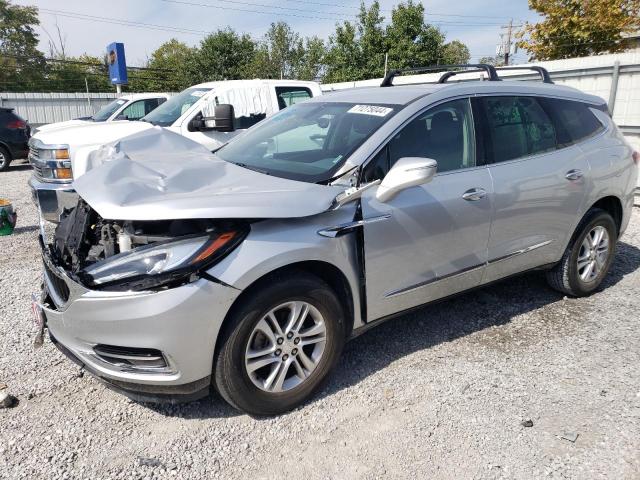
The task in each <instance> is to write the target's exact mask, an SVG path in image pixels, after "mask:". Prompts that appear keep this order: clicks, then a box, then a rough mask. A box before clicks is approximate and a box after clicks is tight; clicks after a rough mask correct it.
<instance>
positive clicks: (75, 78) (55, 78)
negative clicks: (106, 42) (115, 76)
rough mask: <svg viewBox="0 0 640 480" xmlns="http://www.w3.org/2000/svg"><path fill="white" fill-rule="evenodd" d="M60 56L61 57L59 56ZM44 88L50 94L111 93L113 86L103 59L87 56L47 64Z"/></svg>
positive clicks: (57, 60)
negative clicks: (86, 91) (87, 91)
mask: <svg viewBox="0 0 640 480" xmlns="http://www.w3.org/2000/svg"><path fill="white" fill-rule="evenodd" d="M60 56H61V55H60ZM45 80H46V84H45V86H44V88H41V89H40V90H43V89H46V90H48V91H52V92H84V91H85V90H86V88H87V86H88V88H89V91H90V92H111V91H113V86H112V85H111V84H110V82H109V75H108V72H107V66H106V65H105V62H104V59H101V58H98V57H93V56H90V55H87V54H84V55H81V56H79V57H69V56H65V58H56V59H54V60H52V61H50V62H48V65H47V70H46V78H45Z"/></svg>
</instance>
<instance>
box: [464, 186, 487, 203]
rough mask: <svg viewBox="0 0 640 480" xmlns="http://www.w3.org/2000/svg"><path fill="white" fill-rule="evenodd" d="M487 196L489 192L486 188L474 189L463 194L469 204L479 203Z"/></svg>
mask: <svg viewBox="0 0 640 480" xmlns="http://www.w3.org/2000/svg"><path fill="white" fill-rule="evenodd" d="M486 196H487V191H486V190H485V189H484V188H472V189H470V190H467V191H466V192H464V193H463V194H462V198H463V199H464V200H466V201H467V202H477V201H478V200H482V199H483V198H484V197H486Z"/></svg>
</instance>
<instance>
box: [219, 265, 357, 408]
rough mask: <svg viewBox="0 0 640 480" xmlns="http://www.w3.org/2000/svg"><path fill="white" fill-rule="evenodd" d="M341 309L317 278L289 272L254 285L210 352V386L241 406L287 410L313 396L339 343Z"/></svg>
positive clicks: (333, 360) (337, 352) (338, 350)
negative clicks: (212, 372)
mask: <svg viewBox="0 0 640 480" xmlns="http://www.w3.org/2000/svg"><path fill="white" fill-rule="evenodd" d="M344 324H345V321H344V314H343V310H342V307H341V305H340V302H339V300H338V298H337V296H336V294H335V293H334V292H333V290H332V289H331V288H330V287H329V286H328V285H327V284H326V283H325V282H323V281H322V280H320V279H319V278H317V277H315V276H313V275H308V274H305V273H300V274H294V275H290V276H288V277H287V278H286V279H279V280H277V281H275V282H271V283H270V284H265V283H263V284H262V285H261V286H260V287H259V288H254V289H253V290H252V294H250V297H249V298H247V301H246V303H244V304H243V305H242V307H241V308H240V309H238V310H237V311H236V312H234V313H233V314H232V318H230V323H229V324H228V328H226V329H225V331H224V333H223V334H222V335H223V336H222V338H221V347H220V348H219V351H218V352H217V355H216V359H215V386H216V388H217V390H218V391H219V392H220V394H221V395H222V397H223V398H224V399H225V400H226V401H227V402H228V403H230V404H231V405H232V406H234V407H236V408H237V409H239V410H242V411H245V412H247V413H251V414H255V415H274V414H279V413H283V412H286V411H288V410H290V409H292V408H294V407H296V406H297V405H299V404H301V403H303V402H304V401H305V400H307V399H308V398H309V397H310V396H311V395H313V394H314V393H315V392H316V391H317V390H318V388H319V387H320V386H321V385H322V383H323V382H324V380H325V379H326V378H327V376H328V374H329V372H330V371H331V370H332V369H333V367H334V366H335V364H336V362H337V360H338V358H339V356H340V353H341V352H342V347H343V345H344V336H345V334H344V331H345V330H344Z"/></svg>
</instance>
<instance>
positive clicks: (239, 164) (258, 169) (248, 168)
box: [230, 162, 271, 175]
mask: <svg viewBox="0 0 640 480" xmlns="http://www.w3.org/2000/svg"><path fill="white" fill-rule="evenodd" d="M230 163H233V164H234V165H237V166H239V167H242V168H246V169H247V170H253V171H254V172H258V173H264V174H265V175H271V174H270V173H269V172H268V171H266V170H262V169H261V168H258V167H254V166H253V165H247V164H246V163H241V162H230Z"/></svg>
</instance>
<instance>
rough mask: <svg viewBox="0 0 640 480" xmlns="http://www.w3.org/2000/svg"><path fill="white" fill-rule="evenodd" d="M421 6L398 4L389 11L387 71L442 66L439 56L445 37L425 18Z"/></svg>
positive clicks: (411, 3) (410, 0)
mask: <svg viewBox="0 0 640 480" xmlns="http://www.w3.org/2000/svg"><path fill="white" fill-rule="evenodd" d="M424 15H425V12H424V6H423V5H422V4H421V3H413V0H408V1H407V2H406V3H400V4H398V5H397V6H396V7H395V8H394V9H393V10H392V11H391V24H389V25H388V26H387V30H386V40H387V50H388V52H389V68H410V67H417V66H427V65H436V64H438V63H442V62H440V61H439V57H440V54H441V51H442V46H443V44H444V40H445V36H444V34H443V33H442V32H441V31H440V30H439V29H438V28H436V27H434V26H432V25H428V24H427V23H426V22H425V19H424Z"/></svg>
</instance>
